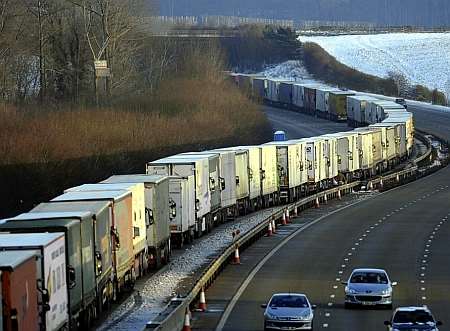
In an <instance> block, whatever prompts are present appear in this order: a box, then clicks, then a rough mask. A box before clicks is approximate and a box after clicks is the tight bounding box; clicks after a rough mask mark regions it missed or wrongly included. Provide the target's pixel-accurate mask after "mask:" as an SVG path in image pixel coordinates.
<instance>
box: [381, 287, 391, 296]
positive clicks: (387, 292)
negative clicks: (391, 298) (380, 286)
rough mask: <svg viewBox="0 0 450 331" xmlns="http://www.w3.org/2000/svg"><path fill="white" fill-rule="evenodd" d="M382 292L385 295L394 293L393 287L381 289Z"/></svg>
mask: <svg viewBox="0 0 450 331" xmlns="http://www.w3.org/2000/svg"><path fill="white" fill-rule="evenodd" d="M381 294H384V295H387V294H392V288H388V289H386V290H383V291H381Z"/></svg>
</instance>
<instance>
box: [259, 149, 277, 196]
mask: <svg viewBox="0 0 450 331" xmlns="http://www.w3.org/2000/svg"><path fill="white" fill-rule="evenodd" d="M258 148H259V153H260V154H259V156H260V160H261V168H260V171H261V175H260V176H261V196H262V197H263V198H264V199H265V200H266V202H268V201H269V202H270V201H271V200H274V198H275V197H274V195H277V193H278V170H277V148H276V146H271V145H260V146H258Z"/></svg>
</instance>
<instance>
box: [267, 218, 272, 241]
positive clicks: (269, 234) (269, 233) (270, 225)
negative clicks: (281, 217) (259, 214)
mask: <svg viewBox="0 0 450 331" xmlns="http://www.w3.org/2000/svg"><path fill="white" fill-rule="evenodd" d="M272 232H273V231H272V221H270V222H269V227H268V228H267V237H270V236H272V234H273V233H272Z"/></svg>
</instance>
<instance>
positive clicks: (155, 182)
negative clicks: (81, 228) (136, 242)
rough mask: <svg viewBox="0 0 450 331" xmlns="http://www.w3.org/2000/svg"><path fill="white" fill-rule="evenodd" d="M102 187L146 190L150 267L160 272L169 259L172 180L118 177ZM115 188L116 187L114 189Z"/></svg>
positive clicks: (134, 176)
mask: <svg viewBox="0 0 450 331" xmlns="http://www.w3.org/2000/svg"><path fill="white" fill-rule="evenodd" d="M101 183H102V184H110V185H111V184H130V183H132V184H138V185H142V186H143V187H144V208H145V211H144V212H145V227H146V231H145V232H144V233H146V245H147V250H148V255H147V256H148V263H149V265H150V266H152V267H155V268H158V267H159V266H160V265H161V263H167V261H168V260H169V257H170V228H169V223H170V218H171V217H174V216H176V205H174V201H170V197H169V177H168V176H158V175H145V174H144V175H116V176H111V177H109V178H108V179H106V180H104V181H102V182H101ZM112 187H116V185H112Z"/></svg>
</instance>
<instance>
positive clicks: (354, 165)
mask: <svg viewBox="0 0 450 331" xmlns="http://www.w3.org/2000/svg"><path fill="white" fill-rule="evenodd" d="M340 135H342V136H345V137H346V138H347V140H348V154H347V163H348V171H349V172H350V173H354V172H356V171H359V170H360V169H361V164H360V160H359V149H358V133H357V132H355V131H350V132H340ZM342 161H343V160H342Z"/></svg>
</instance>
